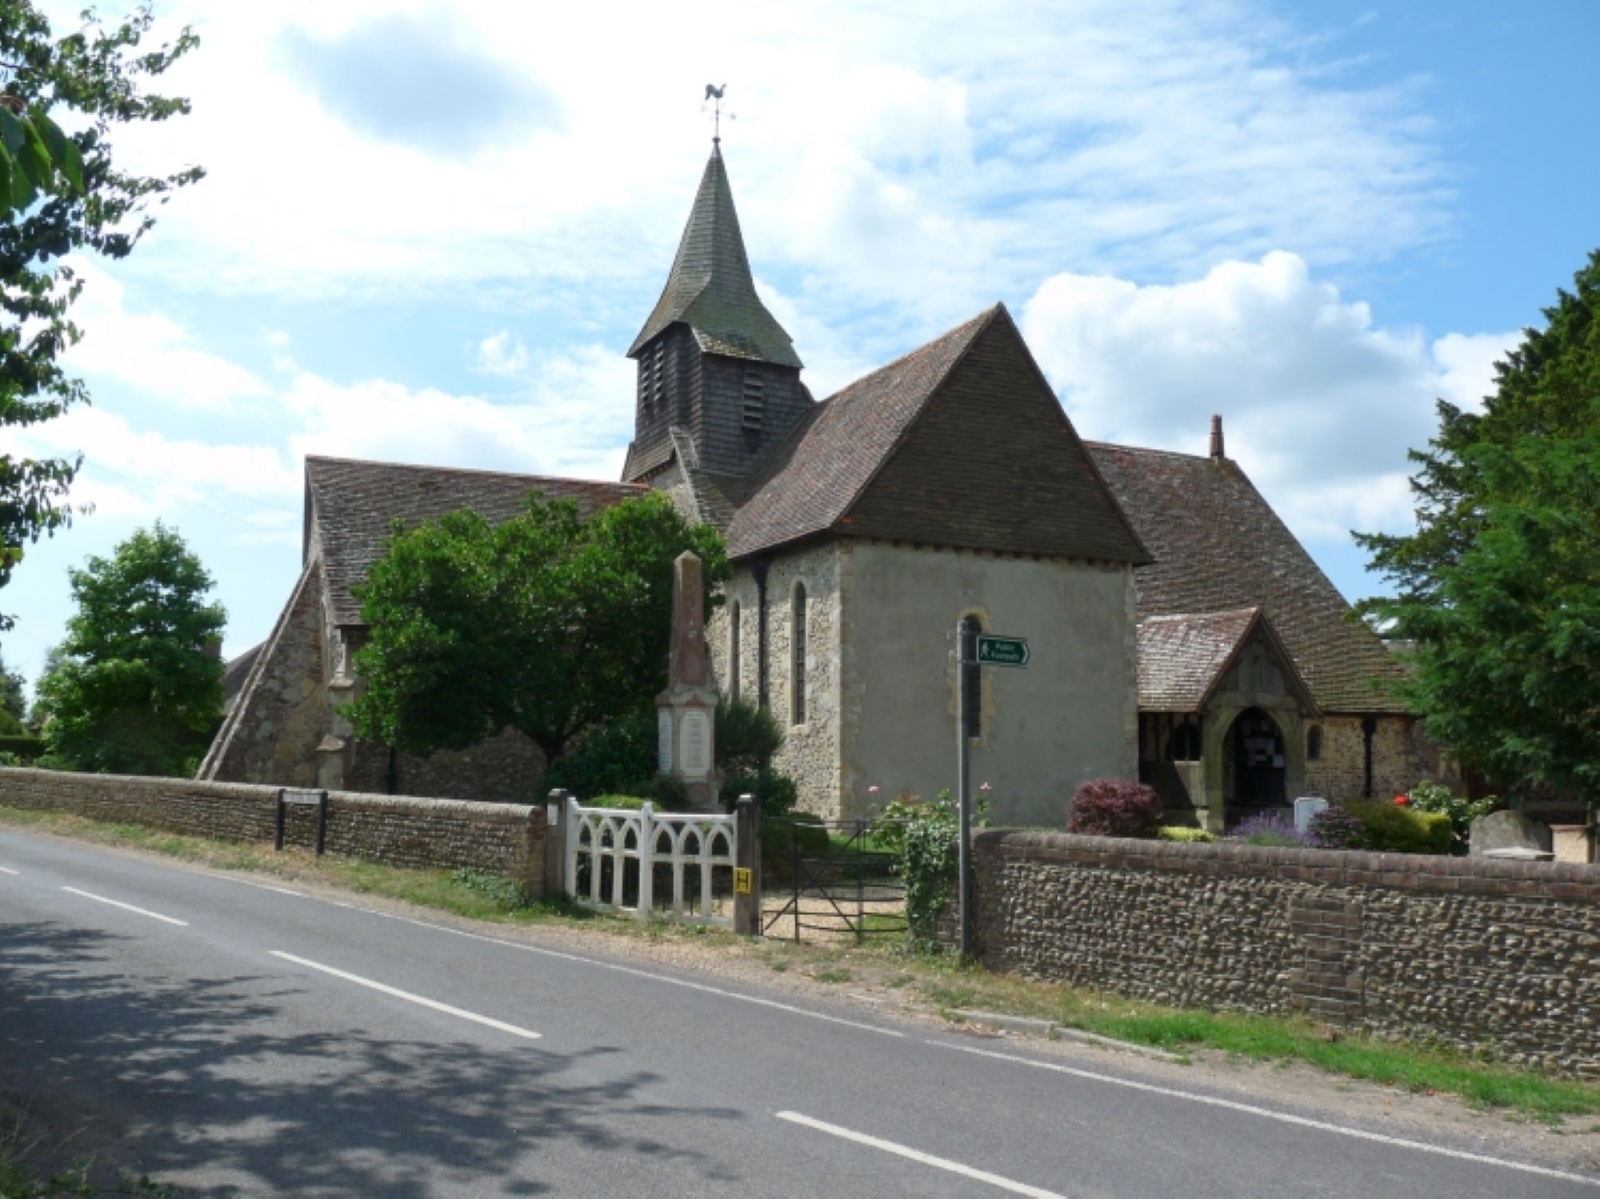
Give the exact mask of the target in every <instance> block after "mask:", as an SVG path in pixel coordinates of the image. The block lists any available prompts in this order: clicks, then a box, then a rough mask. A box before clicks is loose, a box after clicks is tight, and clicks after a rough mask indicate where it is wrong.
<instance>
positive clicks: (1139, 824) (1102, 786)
mask: <svg viewBox="0 0 1600 1199" xmlns="http://www.w3.org/2000/svg"><path fill="white" fill-rule="evenodd" d="M1161 816H1162V807H1161V797H1160V796H1159V795H1157V794H1156V793H1155V791H1154V790H1153V789H1152V788H1150V787H1147V786H1145V785H1144V784H1143V783H1131V782H1129V781H1127V780H1126V779H1092V780H1090V781H1089V782H1087V783H1083V784H1082V785H1080V786H1079V787H1078V791H1077V794H1076V795H1074V796H1073V797H1072V806H1071V807H1070V808H1068V809H1067V832H1069V833H1082V834H1084V835H1087V836H1090V837H1154V836H1156V834H1157V832H1158V831H1159V830H1160V828H1161Z"/></svg>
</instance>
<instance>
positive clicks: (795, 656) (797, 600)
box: [789, 583, 806, 724]
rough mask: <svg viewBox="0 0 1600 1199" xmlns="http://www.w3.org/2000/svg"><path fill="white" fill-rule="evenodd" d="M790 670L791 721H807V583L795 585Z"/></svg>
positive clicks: (790, 635) (790, 632) (790, 626)
mask: <svg viewBox="0 0 1600 1199" xmlns="http://www.w3.org/2000/svg"><path fill="white" fill-rule="evenodd" d="M789 646H790V663H789V665H790V670H791V672H792V676H791V678H790V682H789V723H790V724H804V723H805V722H806V585H805V584H804V583H796V584H795V585H794V600H793V603H792V611H791V613H790V622H789Z"/></svg>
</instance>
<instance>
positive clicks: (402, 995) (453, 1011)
mask: <svg viewBox="0 0 1600 1199" xmlns="http://www.w3.org/2000/svg"><path fill="white" fill-rule="evenodd" d="M271 953H272V956H273V957H275V958H282V959H283V960H284V961H286V962H294V963H295V964H296V965H298V966H307V967H309V968H310V969H312V970H320V971H322V972H323V973H324V974H331V975H333V976H334V977H335V978H342V979H344V980H345V981H346V982H352V983H358V984H359V985H361V986H363V987H371V988H372V989H373V990H374V991H382V992H383V993H384V994H385V995H393V996H394V997H395V998H396V999H404V1000H406V1001H407V1002H409V1003H415V1004H419V1005H420V1006H422V1007H426V1008H432V1009H433V1010H434V1011H436V1012H444V1013H445V1014H446V1015H450V1016H459V1017H461V1019H463V1020H471V1021H472V1022H473V1023H474V1024H483V1025H486V1026H487V1027H489V1028H498V1029H499V1030H500V1031H501V1032H508V1033H510V1034H511V1035H512V1036H515V1037H526V1038H527V1039H528V1040H530V1041H537V1040H538V1039H539V1034H538V1033H536V1032H533V1031H531V1030H529V1029H526V1028H518V1027H517V1026H516V1025H515V1024H507V1023H505V1021H503V1020H496V1019H494V1018H493V1017H491V1016H480V1015H478V1014H477V1013H476V1012H468V1011H463V1010H462V1009H461V1008H458V1007H451V1006H450V1005H449V1004H448V1003H440V1002H439V1001H438V1000H436V999H424V998H423V997H422V996H421V995H413V994H412V993H411V992H410V991H402V990H400V989H399V988H398V987H391V986H387V985H386V984H384V983H380V982H373V981H372V979H370V978H362V977H361V976H360V975H359V974H348V973H346V972H345V971H343V970H335V969H334V968H333V967H332V966H324V965H322V964H321V963H320V962H310V961H307V960H306V959H305V958H297V957H295V956H294V954H292V953H283V952H282V951H280V950H277V949H274V950H272V951H271Z"/></svg>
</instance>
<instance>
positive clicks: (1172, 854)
mask: <svg viewBox="0 0 1600 1199" xmlns="http://www.w3.org/2000/svg"><path fill="white" fill-rule="evenodd" d="M1358 731H1359V726H1358ZM973 861H974V870H973V873H974V880H975V883H976V900H977V903H976V920H975V923H974V931H975V933H976V938H977V942H978V948H979V956H980V957H981V959H982V960H983V962H984V963H985V965H987V966H988V967H989V968H990V969H992V970H1001V971H1008V972H1011V973H1015V974H1021V975H1024V976H1027V977H1030V978H1043V979H1051V980H1058V981H1062V982H1067V983H1071V984H1072V985H1074V986H1081V987H1090V988H1094V989H1097V990H1104V991H1110V992H1113V993H1115V994H1119V995H1126V996H1130V997H1133V998H1138V999H1148V1000H1151V1001H1154V1002H1156V1003H1165V1004H1172V1005H1176V1006H1184V1007H1205V1008H1221V1009H1226V1010H1233V1011H1247V1012H1270V1013H1276V1014H1282V1015H1287V1014H1290V1013H1296V1012H1299V1013H1304V1014H1306V1015H1308V1016H1310V1017H1312V1018H1314V1019H1317V1020H1319V1021H1322V1022H1326V1023H1334V1024H1342V1025H1348V1026H1351V1027H1354V1028H1360V1029H1365V1030H1368V1031H1370V1032H1373V1033H1376V1034H1378V1035H1388V1034H1400V1035H1405V1036H1412V1037H1422V1038H1427V1039H1437V1040H1439V1041H1442V1042H1443V1043H1445V1044H1447V1045H1451V1046H1453V1047H1455V1048H1457V1049H1460V1050H1462V1051H1464V1052H1467V1053H1477V1052H1482V1051H1487V1052H1490V1053H1492V1054H1494V1055H1495V1056H1497V1057H1501V1058H1503V1059H1506V1060H1509V1061H1512V1062H1516V1063H1520V1064H1524V1065H1530V1066H1532V1065H1537V1066H1542V1067H1544V1068H1546V1069H1554V1070H1561V1071H1566V1072H1572V1073H1581V1074H1588V1075H1600V939H1597V937H1596V934H1597V932H1600V867H1596V866H1588V865H1576V864H1569V863H1566V862H1500V861H1493V860H1491V859H1487V858H1451V857H1426V856H1421V855H1412V854H1390V853H1337V852H1330V851H1325V850H1306V849H1269V848H1264V847H1260V846H1253V845H1226V844H1218V845H1178V844H1172V843H1169V842H1160V841H1132V840H1124V839H1121V838H1114V837H1074V836H1068V835H1066V834H1063V833H1025V832H1007V831H1003V830H993V831H987V832H981V833H979V834H978V836H977V838H976V839H975V844H974V854H973Z"/></svg>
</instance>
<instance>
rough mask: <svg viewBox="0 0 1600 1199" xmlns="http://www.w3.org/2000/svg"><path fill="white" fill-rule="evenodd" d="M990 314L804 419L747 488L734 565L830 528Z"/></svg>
mask: <svg viewBox="0 0 1600 1199" xmlns="http://www.w3.org/2000/svg"><path fill="white" fill-rule="evenodd" d="M989 317H990V313H987V312H986V313H984V314H983V315H982V316H979V317H975V318H974V319H972V320H970V321H968V322H967V323H966V324H964V325H959V326H957V327H956V328H954V329H952V330H950V332H948V333H946V334H945V335H944V336H943V337H940V338H936V339H935V340H933V341H930V342H929V343H928V344H927V345H925V346H923V347H922V348H921V349H918V350H913V351H912V352H911V353H909V354H907V355H906V356H905V357H904V358H899V359H896V360H895V361H894V362H891V363H890V364H889V365H888V366H885V367H882V368H880V369H879V370H875V371H873V372H872V373H871V374H870V375H867V376H866V377H864V378H862V379H858V380H857V381H856V382H854V383H852V384H850V386H849V387H846V388H845V389H844V390H843V391H840V392H836V393H835V394H834V395H832V396H830V397H829V398H828V399H826V400H823V401H822V402H821V403H820V404H818V405H817V406H816V407H814V408H813V409H811V411H810V412H809V413H807V419H805V420H802V421H801V422H800V423H799V424H798V425H797V426H795V428H794V430H793V431H792V432H791V433H790V434H789V436H788V437H787V438H786V439H785V440H784V442H783V444H781V445H780V446H779V447H778V448H777V450H776V451H775V452H774V454H773V456H772V458H771V459H770V460H769V461H767V462H766V463H765V464H764V465H763V467H762V469H761V470H760V471H758V472H757V474H756V477H755V478H754V479H753V480H752V486H751V498H750V500H749V502H747V503H746V504H745V505H744V507H742V508H741V509H740V510H739V512H738V514H737V515H736V516H735V517H734V518H733V524H732V527H731V528H730V529H729V531H728V552H729V553H730V554H731V555H733V556H735V557H738V556H740V555H743V554H748V553H755V552H757V551H759V550H762V549H765V548H767V547H768V546H773V545H779V544H782V543H783V542H786V541H793V540H796V539H797V538H800V537H805V536H808V535H810V534H813V533H818V532H821V531H823V530H825V529H829V528H831V527H832V526H833V525H834V523H835V522H836V521H837V520H838V519H839V517H841V516H843V515H844V512H845V509H846V508H848V507H849V506H850V504H851V502H852V501H853V500H854V499H855V498H856V496H857V495H859V494H860V493H861V489H862V488H863V487H865V486H866V484H867V481H868V480H869V479H870V478H871V477H872V475H873V472H875V471H876V470H877V469H878V467H879V466H880V465H882V463H883V460H884V459H885V458H887V457H888V456H889V454H890V452H891V451H892V450H893V449H894V447H895V446H896V445H897V444H898V443H899V441H900V438H901V437H902V436H903V435H904V433H905V431H906V429H907V428H908V427H909V426H910V424H911V422H912V420H914V419H915V418H916V416H917V414H918V413H919V412H921V411H922V406H923V404H924V403H926V402H927V399H928V397H929V396H930V395H932V394H933V390H934V388H936V387H937V386H938V385H939V384H940V383H941V382H943V381H944V377H945V376H946V375H947V374H948V373H949V371H950V368H951V367H952V366H954V365H955V362H956V360H957V359H958V358H960V356H961V354H962V353H963V352H964V351H965V350H966V348H967V347H968V346H969V345H971V344H972V341H973V339H974V338H975V337H977V335H978V332H979V330H981V329H982V328H983V327H984V325H985V324H986V323H987V322H988V320H989Z"/></svg>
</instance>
